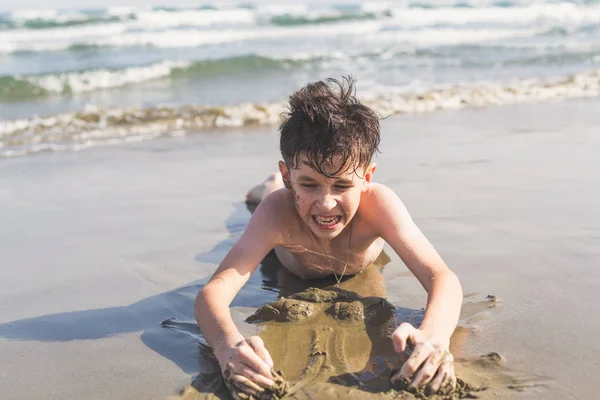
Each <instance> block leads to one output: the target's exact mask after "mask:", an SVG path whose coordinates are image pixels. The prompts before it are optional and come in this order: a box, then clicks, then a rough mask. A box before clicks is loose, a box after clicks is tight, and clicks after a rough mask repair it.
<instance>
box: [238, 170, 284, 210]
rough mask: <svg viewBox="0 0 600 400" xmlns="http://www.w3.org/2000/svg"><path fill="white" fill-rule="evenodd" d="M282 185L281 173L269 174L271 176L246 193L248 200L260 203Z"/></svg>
mask: <svg viewBox="0 0 600 400" xmlns="http://www.w3.org/2000/svg"><path fill="white" fill-rule="evenodd" d="M282 187H283V180H282V179H281V173H280V172H275V173H274V174H271V175H269V177H268V178H267V179H265V181H264V182H263V183H261V184H260V185H256V186H254V187H253V188H252V189H250V191H249V192H248V193H247V194H246V202H247V203H254V204H258V203H260V202H261V201H262V200H263V199H264V198H265V197H267V196H268V195H269V194H270V193H272V192H274V191H276V190H279V189H281V188H282Z"/></svg>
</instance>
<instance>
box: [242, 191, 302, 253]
mask: <svg viewBox="0 0 600 400" xmlns="http://www.w3.org/2000/svg"><path fill="white" fill-rule="evenodd" d="M295 215H296V214H295V208H294V199H293V197H292V193H291V192H290V191H289V190H288V189H285V188H282V189H279V190H276V191H274V192H273V193H270V194H269V195H268V196H267V197H265V198H264V199H263V200H262V201H261V202H260V204H259V205H258V207H256V210H254V213H253V214H252V217H251V218H250V223H249V224H248V229H252V228H254V227H256V228H259V227H260V229H261V231H263V233H264V230H268V231H269V232H268V233H269V234H273V235H274V236H277V239H278V240H277V241H278V242H279V241H280V240H279V239H280V238H279V236H280V235H281V234H282V233H283V232H284V231H285V229H286V226H288V225H289V223H290V221H291V220H293V219H294V218H295Z"/></svg>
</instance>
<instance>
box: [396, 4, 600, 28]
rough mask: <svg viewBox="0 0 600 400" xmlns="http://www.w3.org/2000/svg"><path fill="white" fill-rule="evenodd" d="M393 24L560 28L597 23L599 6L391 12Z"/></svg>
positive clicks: (542, 6)
mask: <svg viewBox="0 0 600 400" xmlns="http://www.w3.org/2000/svg"><path fill="white" fill-rule="evenodd" d="M392 10H393V17H394V20H395V21H396V22H397V23H398V24H399V25H401V26H403V27H407V26H412V27H415V26H432V25H441V24H453V25H466V24H474V23H477V24H490V23H495V24H502V25H504V26H525V25H544V26H548V25H549V26H556V25H558V26H563V25H567V26H570V25H582V24H586V23H597V22H600V6H578V5H576V4H573V3H557V4H532V5H530V6H528V7H518V8H517V7H514V8H498V7H489V8H436V9H423V8H411V9H406V8H393V9H392Z"/></svg>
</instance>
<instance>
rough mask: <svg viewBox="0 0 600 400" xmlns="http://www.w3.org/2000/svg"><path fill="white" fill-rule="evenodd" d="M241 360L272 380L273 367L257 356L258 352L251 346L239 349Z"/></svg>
mask: <svg viewBox="0 0 600 400" xmlns="http://www.w3.org/2000/svg"><path fill="white" fill-rule="evenodd" d="M238 355H239V360H240V361H241V362H242V363H243V364H245V365H247V366H248V367H250V368H251V369H253V370H254V371H255V372H258V373H259V374H261V375H263V376H265V377H266V378H272V375H271V367H270V366H269V365H268V364H267V363H266V362H264V361H263V359H262V358H260V357H259V356H258V354H256V352H255V351H254V350H253V349H252V347H250V346H241V347H240V348H239V349H238Z"/></svg>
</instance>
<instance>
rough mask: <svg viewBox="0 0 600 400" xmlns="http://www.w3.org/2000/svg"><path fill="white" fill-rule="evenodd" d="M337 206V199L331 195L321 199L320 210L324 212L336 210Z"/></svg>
mask: <svg viewBox="0 0 600 400" xmlns="http://www.w3.org/2000/svg"><path fill="white" fill-rule="evenodd" d="M336 205H337V201H336V200H335V198H334V197H333V196H331V195H329V194H326V195H325V196H323V197H322V198H321V200H320V201H319V208H320V209H322V210H324V211H331V210H333V209H334V208H335V206H336Z"/></svg>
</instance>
